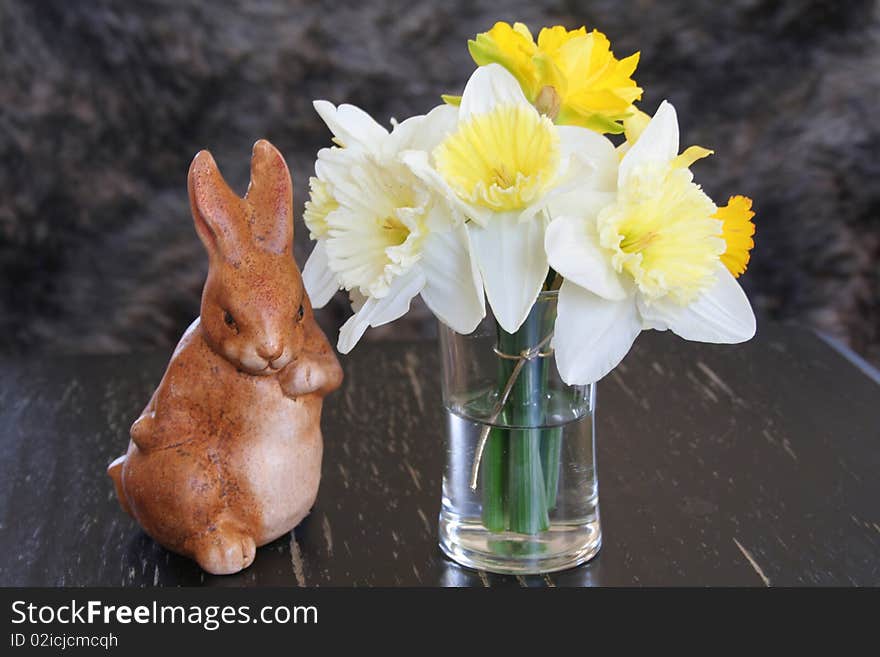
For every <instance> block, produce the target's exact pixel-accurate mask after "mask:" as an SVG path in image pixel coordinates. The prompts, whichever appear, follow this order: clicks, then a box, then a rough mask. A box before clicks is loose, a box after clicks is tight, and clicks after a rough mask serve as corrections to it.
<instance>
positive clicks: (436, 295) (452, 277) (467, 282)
mask: <svg viewBox="0 0 880 657" xmlns="http://www.w3.org/2000/svg"><path fill="white" fill-rule="evenodd" d="M421 267H422V271H423V272H424V274H425V287H424V289H423V290H422V299H424V300H425V304H426V305H427V306H428V308H429V309H430V310H431V312H433V313H434V314H435V315H436V316H437V319H439V320H440V321H441V322H443V323H444V324H446V325H447V326H448V327H449V328H451V329H452V330H454V331H456V332H458V333H461V334H468V333H471V332H472V331H473V330H474V329H475V328H477V324H479V323H480V320H481V319H483V317H485V315H486V305H485V297H484V295H483V286H482V284H481V282H480V272H479V270H478V269H477V266H476V263H475V262H474V261H473V259H472V258H471V253H470V245H469V238H468V233H467V230H466V229H465V227H464V225H459V226H456V227H455V228H452V229H451V230H436V231H433V232H431V233H430V234H429V235H428V237H427V238H426V239H425V245H424V251H423V253H422V260H421Z"/></svg>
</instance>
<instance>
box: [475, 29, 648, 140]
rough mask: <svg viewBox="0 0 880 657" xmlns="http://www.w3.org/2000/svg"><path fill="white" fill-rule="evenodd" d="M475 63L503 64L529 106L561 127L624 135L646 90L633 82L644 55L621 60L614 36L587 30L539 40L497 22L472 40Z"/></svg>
mask: <svg viewBox="0 0 880 657" xmlns="http://www.w3.org/2000/svg"><path fill="white" fill-rule="evenodd" d="M468 49H469V50H470V53H471V56H472V57H473V58H474V61H475V62H476V63H477V64H478V65H480V66H485V65H487V64H491V63H497V64H501V65H502V66H503V67H504V68H506V69H507V70H508V71H510V73H511V74H513V76H514V77H515V78H516V80H517V82H519V84H520V86H521V87H522V90H523V93H525V95H526V98H528V100H529V102H531V103H532V104H533V105H535V106H536V107H537V108H538V109H539V110H540V111H541V112H542V113H543V114H545V115H547V116H549V117H550V118H551V119H552V120H554V121H556V122H557V123H559V124H561V125H577V126H582V127H585V128H589V129H591V130H595V131H597V132H603V133H605V132H607V133H620V132H623V123H622V122H623V120H624V119H625V118H626V117H627V116H629V115H630V114H632V113H633V111H634V108H633V103H634V102H635V101H637V100H639V99H640V98H641V96H642V89H641V88H640V87H639V86H637V85H636V83H635V81H634V80H633V79H632V75H633V73H634V72H635V69H636V66H637V65H638V62H639V53H635V54H634V55H631V56H629V57H626V58H624V59H620V60H618V59H617V58H615V56H614V54H613V53H612V52H611V44H610V42H609V41H608V37H606V36H605V35H604V34H602V33H601V32H599V31H597V30H593V31H591V32H587V30H586V28H584V27H581V28H578V29H576V30H567V29H565V28H564V27H562V26H560V25H557V26H555V27H552V28H544V29H542V30H541V32H540V33H539V34H538V40H537V42H535V39H534V38H533V37H532V34H531V32H530V31H529V29H528V28H527V27H526V26H525V25H523V24H522V23H515V24H514V25H513V26H511V25H509V24H508V23H496V24H495V26H494V27H493V28H492V29H491V30H489V31H488V32H483V33H482V34H478V35H477V37H476V38H475V39H473V40H471V41H469V42H468Z"/></svg>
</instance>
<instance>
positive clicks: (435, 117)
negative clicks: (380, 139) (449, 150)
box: [383, 105, 458, 156]
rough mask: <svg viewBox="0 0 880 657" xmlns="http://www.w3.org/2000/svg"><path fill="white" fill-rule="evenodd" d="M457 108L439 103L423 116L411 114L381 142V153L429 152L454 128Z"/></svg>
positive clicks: (390, 154) (393, 154)
mask: <svg viewBox="0 0 880 657" xmlns="http://www.w3.org/2000/svg"><path fill="white" fill-rule="evenodd" d="M457 121H458V108H457V107H451V106H449V105H439V106H437V107H435V108H434V109H432V110H431V111H430V112H428V113H427V114H425V115H423V116H413V117H410V118H408V119H406V120H405V121H403V122H402V123H398V124H397V125H396V126H394V129H393V130H392V131H391V136H390V138H389V139H387V140H385V143H384V144H383V153H384V154H385V155H387V156H395V155H396V154H397V153H399V152H401V151H407V150H419V151H427V152H431V151H432V150H434V148H435V147H436V146H437V144H439V143H440V142H441V141H443V138H444V137H446V135H448V134H449V133H450V132H452V131H453V130H454V129H455V124H456V122H457Z"/></svg>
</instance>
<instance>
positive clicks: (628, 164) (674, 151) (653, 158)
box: [617, 100, 678, 187]
mask: <svg viewBox="0 0 880 657" xmlns="http://www.w3.org/2000/svg"><path fill="white" fill-rule="evenodd" d="M677 155H678V117H677V115H676V113H675V108H674V107H673V106H672V105H671V104H669V103H668V102H667V101H665V100H664V101H663V102H662V103H660V107H659V108H657V112H656V113H655V114H654V117H653V118H652V119H651V120H650V121H649V122H648V125H647V126H645V129H644V131H643V132H642V134H641V136H640V137H639V138H638V140H636V142H635V143H634V144H633V145H632V146H631V147H630V149H629V150H628V151H627V152H626V155H624V156H623V160H621V162H620V172H619V174H618V179H617V184H618V187H623V186H624V184H625V181H626V179H627V178H628V177H629V174H630V172H631V171H632V169H633V167H635V166H638V165H639V164H642V163H644V162H660V163H662V164H668V163H669V162H671V161H672V160H673V158H675V157H676V156H677Z"/></svg>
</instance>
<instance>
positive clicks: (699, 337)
mask: <svg viewBox="0 0 880 657" xmlns="http://www.w3.org/2000/svg"><path fill="white" fill-rule="evenodd" d="M639 312H640V313H641V315H642V317H643V319H644V323H645V326H646V328H647V327H650V328H654V329H658V330H661V331H662V330H665V329H667V328H668V329H670V330H671V331H672V332H673V333H675V334H676V335H679V336H680V337H682V338H684V339H685V340H695V341H697V342H712V343H717V344H736V343H739V342H745V341H746V340H751V339H752V338H753V337H754V335H755V328H756V326H755V313H754V311H753V310H752V306H751V305H750V304H749V300H748V298H747V297H746V294H745V292H743V289H742V288H741V287H740V286H739V283H737V282H736V279H735V278H734V277H733V275H732V274H731V273H730V272H729V271H727V269H726V268H725V267H724V266H723V265H718V267H717V270H716V274H715V283H714V284H713V285H712V287H710V288H709V289H708V290H706V291H705V292H704V293H703V294H701V295H700V296H699V297H697V299H696V300H695V301H694V302H693V303H691V304H689V305H687V306H680V305H678V304H676V303H675V302H674V301H671V300H668V299H659V300H656V301H653V302H651V303H650V304H649V303H647V302H645V301H644V300H643V299H641V298H640V299H639Z"/></svg>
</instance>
